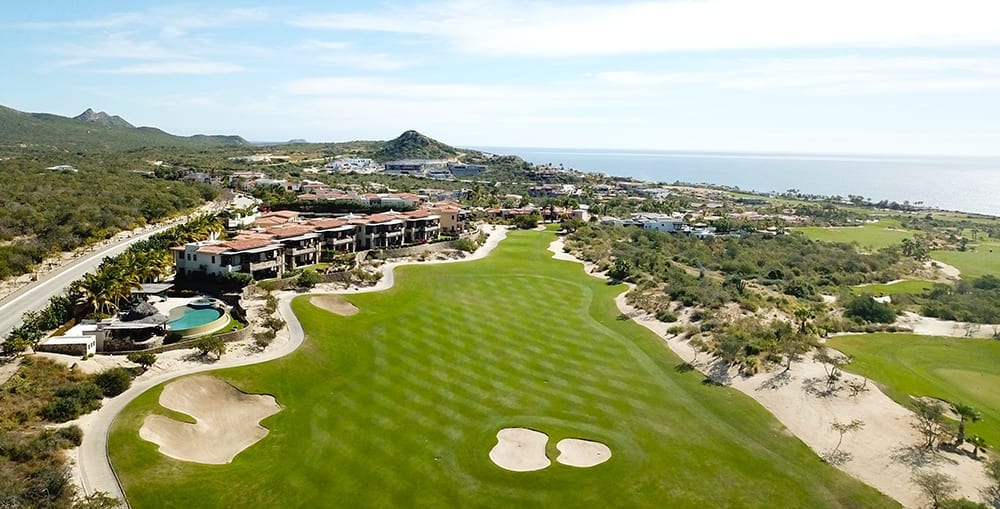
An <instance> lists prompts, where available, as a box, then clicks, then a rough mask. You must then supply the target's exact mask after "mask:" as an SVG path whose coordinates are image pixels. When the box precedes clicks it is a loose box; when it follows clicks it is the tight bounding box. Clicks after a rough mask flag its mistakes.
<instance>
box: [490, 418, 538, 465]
mask: <svg viewBox="0 0 1000 509" xmlns="http://www.w3.org/2000/svg"><path fill="white" fill-rule="evenodd" d="M548 441H549V436H548V435H546V434H545V433H541V432H538V431H535V430H531V429H528V428H504V429H502V430H500V431H499V432H498V433H497V445H495V446H493V449H491V450H490V460H492V461H493V463H496V465H497V466H498V467H500V468H503V469H506V470H511V471H513V472H534V471H535V470H541V469H543V468H546V467H548V466H549V465H551V464H552V462H551V461H549V458H547V457H546V456H545V444H546V443H548Z"/></svg>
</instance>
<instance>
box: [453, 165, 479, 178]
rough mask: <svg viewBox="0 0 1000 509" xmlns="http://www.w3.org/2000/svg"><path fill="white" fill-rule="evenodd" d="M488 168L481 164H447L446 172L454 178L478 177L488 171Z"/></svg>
mask: <svg viewBox="0 0 1000 509" xmlns="http://www.w3.org/2000/svg"><path fill="white" fill-rule="evenodd" d="M488 169H489V168H487V167H486V165H483V164H463V163H449V164H448V171H450V172H451V174H452V175H453V176H454V177H455V178H464V177H472V176H475V175H479V174H480V173H482V172H484V171H486V170H488Z"/></svg>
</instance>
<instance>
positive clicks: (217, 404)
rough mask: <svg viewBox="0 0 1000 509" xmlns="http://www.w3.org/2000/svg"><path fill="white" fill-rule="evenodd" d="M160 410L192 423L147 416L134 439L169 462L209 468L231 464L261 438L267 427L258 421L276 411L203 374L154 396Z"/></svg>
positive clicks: (269, 402)
mask: <svg viewBox="0 0 1000 509" xmlns="http://www.w3.org/2000/svg"><path fill="white" fill-rule="evenodd" d="M160 405H163V406H164V407H165V408H169V409H171V410H174V411H177V412H182V413H184V414H187V415H190V416H191V417H194V419H195V420H196V421H197V422H196V423H195V424H190V423H186V422H180V421H177V420H174V419H171V418H169V417H165V416H163V415H156V414H151V415H148V416H146V419H145V421H143V424H142V427H141V428H139V436H140V437H141V438H142V439H144V440H148V441H150V442H153V443H154V444H157V445H159V446H160V452H161V453H163V454H165V455H167V456H170V457H171V458H176V459H179V460H184V461H193V462H196V463H208V464H212V465H221V464H224V463H229V462H231V461H232V460H233V458H234V457H236V455H237V454H239V453H240V452H241V451H243V450H244V449H246V448H247V447H250V446H251V445H253V444H255V443H257V442H258V441H259V440H261V439H262V438H264V436H266V435H267V428H264V427H263V426H261V425H260V421H261V420H262V419H264V418H265V417H268V416H271V415H274V414H276V413H278V412H279V411H280V410H281V407H279V406H278V403H277V402H276V401H275V400H274V398H273V397H271V396H266V395H259V394H245V393H242V392H240V391H239V390H237V389H236V388H235V387H233V386H232V385H229V384H228V383H226V382H224V381H222V380H220V379H218V378H215V377H213V376H207V375H199V376H191V377H187V378H181V379H180V380H177V381H175V382H171V383H170V384H168V385H167V386H166V387H165V388H164V389H163V393H162V394H160Z"/></svg>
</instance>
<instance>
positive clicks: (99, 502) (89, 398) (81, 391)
mask: <svg viewBox="0 0 1000 509" xmlns="http://www.w3.org/2000/svg"><path fill="white" fill-rule="evenodd" d="M131 380H132V373H131V372H129V371H128V370H124V369H123V368H116V369H115V370H108V371H105V372H103V373H99V374H97V375H93V376H92V375H87V374H84V373H81V372H79V371H77V370H74V369H72V368H67V367H66V366H64V365H62V364H57V363H55V362H52V361H48V360H45V359H33V358H25V359H22V360H21V365H20V368H19V369H18V371H17V372H16V373H15V374H14V375H13V376H12V377H11V378H10V379H9V380H7V382H5V383H4V384H3V385H0V507H11V508H13V507H18V508H21V507H23V508H53V509H56V508H74V509H84V508H100V507H106V508H110V507H118V503H117V501H116V500H114V499H110V498H108V497H106V496H105V495H104V494H95V495H93V496H90V497H83V496H82V495H81V494H80V493H78V492H77V490H76V488H75V487H74V485H73V482H72V480H71V478H70V474H69V466H68V464H67V457H66V453H65V451H66V450H67V449H72V448H75V447H77V446H79V445H80V442H81V441H82V440H83V431H81V430H80V428H79V427H77V426H75V425H70V426H61V427H55V426H53V425H54V424H57V423H63V422H66V421H70V420H73V419H76V418H77V417H79V416H80V415H82V414H85V413H88V412H91V411H93V410H95V409H97V408H100V406H101V399H102V398H103V397H104V395H107V394H111V393H117V392H116V391H119V392H120V390H124V388H127V387H128V384H130V383H131Z"/></svg>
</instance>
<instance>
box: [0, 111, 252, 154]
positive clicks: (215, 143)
mask: <svg viewBox="0 0 1000 509" xmlns="http://www.w3.org/2000/svg"><path fill="white" fill-rule="evenodd" d="M0 140H3V142H2V145H0V147H4V146H5V147H7V148H11V147H20V148H28V147H31V148H48V149H55V150H87V151H90V150H95V149H97V150H133V149H138V148H148V147H179V148H189V149H205V148H214V147H227V146H249V143H247V141H246V140H244V139H243V138H241V137H239V136H206V135H195V136H175V135H173V134H170V133H167V132H164V131H161V130H160V129H157V128H155V127H135V126H133V125H132V124H130V123H129V122H128V121H126V120H125V119H123V118H121V117H119V116H117V115H109V114H108V113H105V112H103V111H102V112H95V111H94V110H93V109H90V108H88V109H87V110H86V111H84V112H83V113H81V114H80V115H78V116H76V117H73V118H69V117H63V116H60V115H54V114H50V113H26V112H23V111H18V110H15V109H13V108H8V107H6V106H0Z"/></svg>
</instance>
